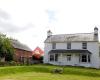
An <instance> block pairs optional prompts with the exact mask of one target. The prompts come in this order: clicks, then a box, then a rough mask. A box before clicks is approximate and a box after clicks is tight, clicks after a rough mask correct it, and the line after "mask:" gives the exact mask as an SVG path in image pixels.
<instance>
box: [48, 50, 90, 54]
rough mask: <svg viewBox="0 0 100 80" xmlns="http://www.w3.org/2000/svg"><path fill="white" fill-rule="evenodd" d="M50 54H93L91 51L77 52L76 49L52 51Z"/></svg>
mask: <svg viewBox="0 0 100 80" xmlns="http://www.w3.org/2000/svg"><path fill="white" fill-rule="evenodd" d="M49 53H86V54H91V52H90V51H88V50H80V49H79V50H76V49H71V50H68V49H67V50H66V49H56V50H51V51H49Z"/></svg>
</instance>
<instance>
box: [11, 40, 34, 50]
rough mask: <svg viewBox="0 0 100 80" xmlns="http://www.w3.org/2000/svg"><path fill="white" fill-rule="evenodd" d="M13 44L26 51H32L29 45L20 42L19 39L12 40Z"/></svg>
mask: <svg viewBox="0 0 100 80" xmlns="http://www.w3.org/2000/svg"><path fill="white" fill-rule="evenodd" d="M11 43H12V46H13V47H14V48H17V49H22V50H25V51H32V50H31V49H30V48H29V47H28V46H26V45H25V44H22V43H20V42H19V41H18V40H11Z"/></svg>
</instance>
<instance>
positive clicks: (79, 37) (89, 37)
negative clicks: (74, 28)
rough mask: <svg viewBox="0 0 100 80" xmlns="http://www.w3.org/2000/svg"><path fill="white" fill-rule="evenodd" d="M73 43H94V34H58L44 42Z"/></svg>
mask: <svg viewBox="0 0 100 80" xmlns="http://www.w3.org/2000/svg"><path fill="white" fill-rule="evenodd" d="M74 41H95V40H94V33H77V34H59V35H52V36H50V37H48V38H47V39H46V40H45V43H50V42H74Z"/></svg>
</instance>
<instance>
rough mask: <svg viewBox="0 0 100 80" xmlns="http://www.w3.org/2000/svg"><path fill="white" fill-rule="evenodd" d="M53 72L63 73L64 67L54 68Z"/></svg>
mask: <svg viewBox="0 0 100 80" xmlns="http://www.w3.org/2000/svg"><path fill="white" fill-rule="evenodd" d="M52 73H59V74H62V73H63V68H54V69H53V70H52Z"/></svg>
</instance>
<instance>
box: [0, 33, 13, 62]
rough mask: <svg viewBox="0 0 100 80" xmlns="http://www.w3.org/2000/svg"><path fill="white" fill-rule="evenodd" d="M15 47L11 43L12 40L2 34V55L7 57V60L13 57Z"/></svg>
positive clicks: (0, 37) (0, 44) (0, 48)
mask: <svg viewBox="0 0 100 80" xmlns="http://www.w3.org/2000/svg"><path fill="white" fill-rule="evenodd" d="M13 53H14V49H13V47H12V45H11V41H10V39H9V38H8V37H6V35H4V34H0V57H1V58H3V57H5V60H6V61H11V60H12V59H13Z"/></svg>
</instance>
